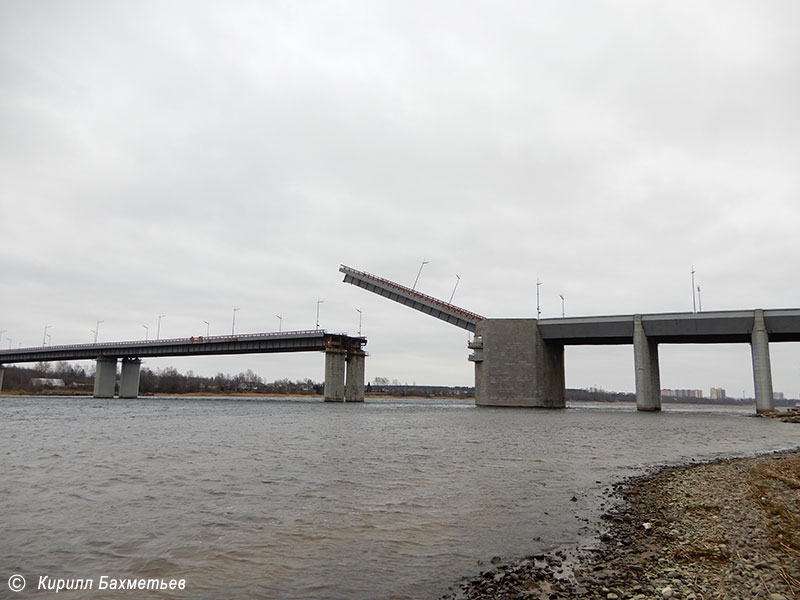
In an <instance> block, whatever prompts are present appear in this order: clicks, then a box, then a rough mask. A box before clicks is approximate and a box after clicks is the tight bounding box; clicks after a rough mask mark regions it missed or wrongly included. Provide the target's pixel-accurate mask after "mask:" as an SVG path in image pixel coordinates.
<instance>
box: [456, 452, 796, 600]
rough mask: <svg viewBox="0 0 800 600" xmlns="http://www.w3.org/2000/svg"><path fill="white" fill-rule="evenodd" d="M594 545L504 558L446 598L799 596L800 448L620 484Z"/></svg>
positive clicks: (666, 470) (790, 599) (773, 599)
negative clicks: (507, 561) (504, 562)
mask: <svg viewBox="0 0 800 600" xmlns="http://www.w3.org/2000/svg"><path fill="white" fill-rule="evenodd" d="M606 493H607V494H608V495H609V496H611V497H612V498H613V499H616V500H617V502H616V503H615V504H614V508H613V509H611V510H610V511H609V512H607V513H606V514H604V515H603V522H604V523H605V524H606V525H607V530H605V531H603V532H601V534H600V536H599V541H598V543H597V545H596V546H593V547H582V548H574V549H572V550H570V551H565V550H558V551H554V552H550V553H547V554H541V555H536V556H530V557H528V558H526V559H525V560H521V561H518V562H515V563H512V564H508V565H500V566H498V567H496V568H495V569H493V570H489V571H486V572H484V573H481V575H480V576H479V577H477V578H474V579H471V580H469V581H466V582H463V583H462V584H461V585H460V588H461V589H460V590H459V591H458V592H456V593H454V594H451V595H446V596H443V599H462V598H463V599H465V600H479V599H492V600H496V599H515V600H516V599H520V600H522V599H536V600H538V599H548V600H550V599H558V598H586V599H606V600H619V599H628V600H649V599H665V598H673V599H685V600H711V599H724V600H736V599H741V600H744V599H751V598H755V599H766V600H794V599H800V450H794V451H791V452H782V453H775V454H769V455H765V456H760V457H756V458H745V459H724V460H717V461H713V462H709V463H702V464H692V465H689V466H678V467H662V468H660V469H658V470H656V471H655V472H653V473H651V474H648V475H643V476H639V477H633V478H630V479H628V480H626V481H623V482H621V483H619V484H616V485H615V486H613V487H612V488H611V489H610V490H607V491H606Z"/></svg>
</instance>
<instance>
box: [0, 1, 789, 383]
mask: <svg viewBox="0 0 800 600" xmlns="http://www.w3.org/2000/svg"><path fill="white" fill-rule="evenodd" d="M798 22H800V5H798V4H797V3H796V2H793V1H768V2H762V3H752V2H736V1H725V2H722V1H716V2H704V3H697V2H672V3H662V2H625V1H621V0H620V1H613V0H605V1H596V2H589V1H585V2H572V3H566V2H557V1H540V2H501V3H494V2H469V3H464V2H424V3H422V2H419V3H416V2H382V3H373V2H348V3H311V2H237V3H226V4H222V3H212V2H196V1H192V2H189V1H185V2H176V1H172V2H161V1H159V2H155V1H151V2H147V1H146V2H121V1H118V2H114V1H75V2H68V3H67V2H63V3H56V2H45V1H39V0H33V1H28V2H15V1H10V0H0V130H1V131H2V132H3V134H2V136H0V197H1V198H2V204H3V209H4V210H3V215H4V219H3V221H4V227H3V231H2V234H1V235H2V239H3V246H4V248H5V250H6V251H5V253H4V258H3V259H2V263H0V264H2V272H3V292H2V295H1V296H0V297H1V298H2V321H0V329H6V330H7V332H6V333H5V334H4V337H3V341H2V342H0V343H2V344H3V345H4V347H5V345H6V344H8V343H9V340H8V338H11V341H10V343H11V344H13V345H14V346H16V345H17V344H18V343H23V344H24V345H35V344H38V343H40V342H41V337H42V330H43V328H44V326H45V325H46V324H50V325H52V328H51V329H50V330H48V331H49V333H50V334H51V335H52V341H53V343H70V342H80V341H89V340H90V339H91V337H92V334H91V333H90V332H89V329H92V328H94V325H95V323H96V321H97V320H99V319H100V320H103V321H104V322H103V324H102V325H101V339H130V338H138V337H143V336H144V334H145V330H144V328H143V325H147V326H148V327H149V328H150V332H151V333H153V332H154V331H155V328H156V319H157V315H159V314H165V313H166V314H167V317H166V318H165V319H164V320H163V321H162V334H163V335H166V336H184V335H191V334H197V333H204V332H205V324H204V323H203V320H210V321H211V322H212V333H224V332H226V331H229V330H230V325H231V317H232V308H233V306H234V305H236V306H241V307H242V310H241V311H240V312H239V313H237V330H239V331H263V330H274V329H276V328H277V325H278V319H277V317H276V315H278V314H280V315H282V316H283V327H284V329H304V328H313V327H314V325H315V317H316V314H315V311H316V301H317V299H320V298H321V299H323V300H324V301H325V302H324V304H322V305H321V306H320V309H321V315H322V317H321V321H322V323H321V324H322V325H323V326H324V327H326V328H328V329H331V330H349V331H350V332H351V333H355V330H356V328H357V323H358V314H357V313H356V312H355V310H354V309H355V308H356V307H358V308H361V309H363V313H364V333H365V334H366V335H367V336H368V337H369V340H370V342H369V346H368V348H369V350H370V352H371V356H370V358H369V361H368V371H367V376H368V377H370V378H371V377H374V376H376V375H380V376H388V377H390V378H397V379H399V380H401V381H408V382H412V381H416V382H418V383H431V384H435V383H442V384H470V383H471V381H472V372H471V365H470V364H469V363H468V362H467V361H466V356H467V351H466V348H465V343H466V334H465V332H462V331H460V330H457V329H453V328H452V327H450V326H448V325H446V324H443V323H438V322H435V321H433V320H431V319H429V318H427V317H425V316H423V315H419V314H416V313H412V312H411V311H409V310H408V309H405V308H403V307H400V306H395V305H392V304H390V303H389V302H388V301H386V300H383V299H380V298H377V297H373V296H371V295H369V294H368V293H367V292H364V291H362V290H358V289H356V288H353V287H351V286H345V285H344V284H342V283H340V280H341V277H340V275H339V274H338V273H337V267H338V265H339V263H340V262H343V263H346V264H350V265H352V266H354V267H356V268H361V269H364V270H368V271H371V272H374V273H377V274H380V275H384V276H386V277H389V278H392V279H397V280H399V281H401V282H403V283H406V284H410V283H412V282H413V280H414V277H415V276H416V273H417V269H418V268H419V264H420V261H421V260H422V259H423V258H427V259H428V260H429V261H430V264H429V265H426V267H425V269H424V271H423V274H422V276H421V278H420V284H419V288H420V289H421V290H422V291H425V292H427V293H430V294H432V295H436V296H439V297H443V298H448V297H449V296H450V293H451V292H452V289H453V286H454V284H455V281H456V278H455V275H456V274H457V273H458V274H460V275H461V276H462V280H461V283H460V285H459V288H458V291H457V294H456V298H455V301H456V302H457V303H459V304H461V305H463V306H465V307H467V308H469V309H471V310H474V311H476V312H480V313H482V314H485V315H487V316H533V315H534V314H535V308H536V306H535V290H536V280H537V278H539V279H540V280H541V281H542V282H543V285H542V304H543V316H558V315H559V314H560V312H561V301H560V298H559V294H563V295H564V296H565V299H566V310H567V313H568V314H571V315H578V314H614V313H630V312H658V311H671V310H690V309H691V302H692V297H691V291H692V290H691V288H690V277H689V270H690V268H691V266H692V265H694V266H695V267H696V269H697V283H698V284H699V285H700V286H701V290H702V295H701V297H702V303H703V308H704V309H733V308H753V307H757V306H761V307H765V308H769V307H788V306H792V307H794V306H798V305H800V293H798V292H800V284H799V283H798V281H797V278H796V275H795V273H796V272H797V267H798V264H797V263H798V261H797V257H798V250H799V248H798V245H799V244H798V236H797V224H798V222H800V201H798V191H799V190H800V185H798V168H797V166H798V164H800V160H798V159H800V118H799V117H798V110H797V106H800V79H798V77H797V73H800V64H799V63H800V42H798V38H797V36H796V31H795V30H796V23H798ZM747 352H748V350H747V348H746V347H741V348H740V347H735V348H733V347H731V348H726V347H718V346H714V347H705V348H696V347H680V348H675V349H671V348H668V349H665V350H662V384H663V385H664V386H665V387H701V388H708V387H709V386H712V385H722V386H723V387H728V388H729V392H730V393H735V394H737V395H738V394H740V393H741V391H742V390H746V392H747V393H751V390H752V377H751V375H750V370H749V359H748V358H747ZM631 356H632V350H631V349H630V348H618V349H607V348H606V349H570V350H568V352H567V361H568V367H567V383H568V385H570V386H574V387H586V386H590V385H599V386H602V387H606V388H612V389H621V390H630V389H632V388H633V366H632V360H631ZM798 356H800V354H798V348H797V346H796V345H794V344H789V345H783V346H780V347H778V345H777V344H774V345H773V363H774V365H773V371H774V378H775V388H776V389H778V390H783V391H785V392H787V393H789V394H792V395H797V394H798V393H800V368H798ZM169 362H170V363H172V364H174V365H175V366H176V367H177V368H179V369H181V370H185V369H188V368H192V369H194V370H195V371H196V372H198V373H212V374H213V373H215V372H217V371H239V370H244V369H246V368H253V369H254V370H255V371H256V372H258V373H260V374H261V375H262V376H264V377H266V378H268V379H273V378H281V377H284V376H288V377H292V378H299V377H312V378H316V379H320V378H321V370H322V368H321V364H322V361H321V357H319V356H307V357H295V356H291V357H235V358H225V359H216V358H214V359H212V358H206V359H200V360H196V361H189V360H188V359H183V360H171V361H169ZM153 364H154V365H155V366H158V365H160V364H164V363H162V362H159V361H153Z"/></svg>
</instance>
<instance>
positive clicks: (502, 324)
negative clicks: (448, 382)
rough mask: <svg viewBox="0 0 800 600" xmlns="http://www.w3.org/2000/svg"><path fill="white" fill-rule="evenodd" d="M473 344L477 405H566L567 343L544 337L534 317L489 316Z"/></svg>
mask: <svg viewBox="0 0 800 600" xmlns="http://www.w3.org/2000/svg"><path fill="white" fill-rule="evenodd" d="M470 347H471V348H472V349H474V350H475V353H474V354H473V355H472V356H471V357H470V360H471V361H473V362H474V363H475V404H477V405H478V406H530V407H539V408H564V406H565V404H566V402H565V390H564V346H563V344H555V343H552V342H548V341H546V340H544V339H543V338H542V335H541V333H540V332H539V326H538V324H537V322H536V320H535V319H485V320H483V321H481V322H480V323H478V326H477V328H476V331H475V340H474V341H473V342H471V343H470Z"/></svg>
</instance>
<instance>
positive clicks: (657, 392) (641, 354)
mask: <svg viewBox="0 0 800 600" xmlns="http://www.w3.org/2000/svg"><path fill="white" fill-rule="evenodd" d="M633 362H634V369H635V371H636V410H642V411H658V410H661V375H660V372H659V368H658V344H657V343H656V342H654V341H653V340H650V339H648V338H647V335H646V334H645V331H644V325H642V315H634V316H633Z"/></svg>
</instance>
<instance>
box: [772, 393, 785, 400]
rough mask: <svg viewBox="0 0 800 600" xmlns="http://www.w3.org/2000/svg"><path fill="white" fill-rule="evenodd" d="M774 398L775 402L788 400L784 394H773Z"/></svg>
mask: <svg viewBox="0 0 800 600" xmlns="http://www.w3.org/2000/svg"><path fill="white" fill-rule="evenodd" d="M772 396H773V397H774V398H775V400H785V399H786V396H785V395H784V393H783V392H773V394H772Z"/></svg>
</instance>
